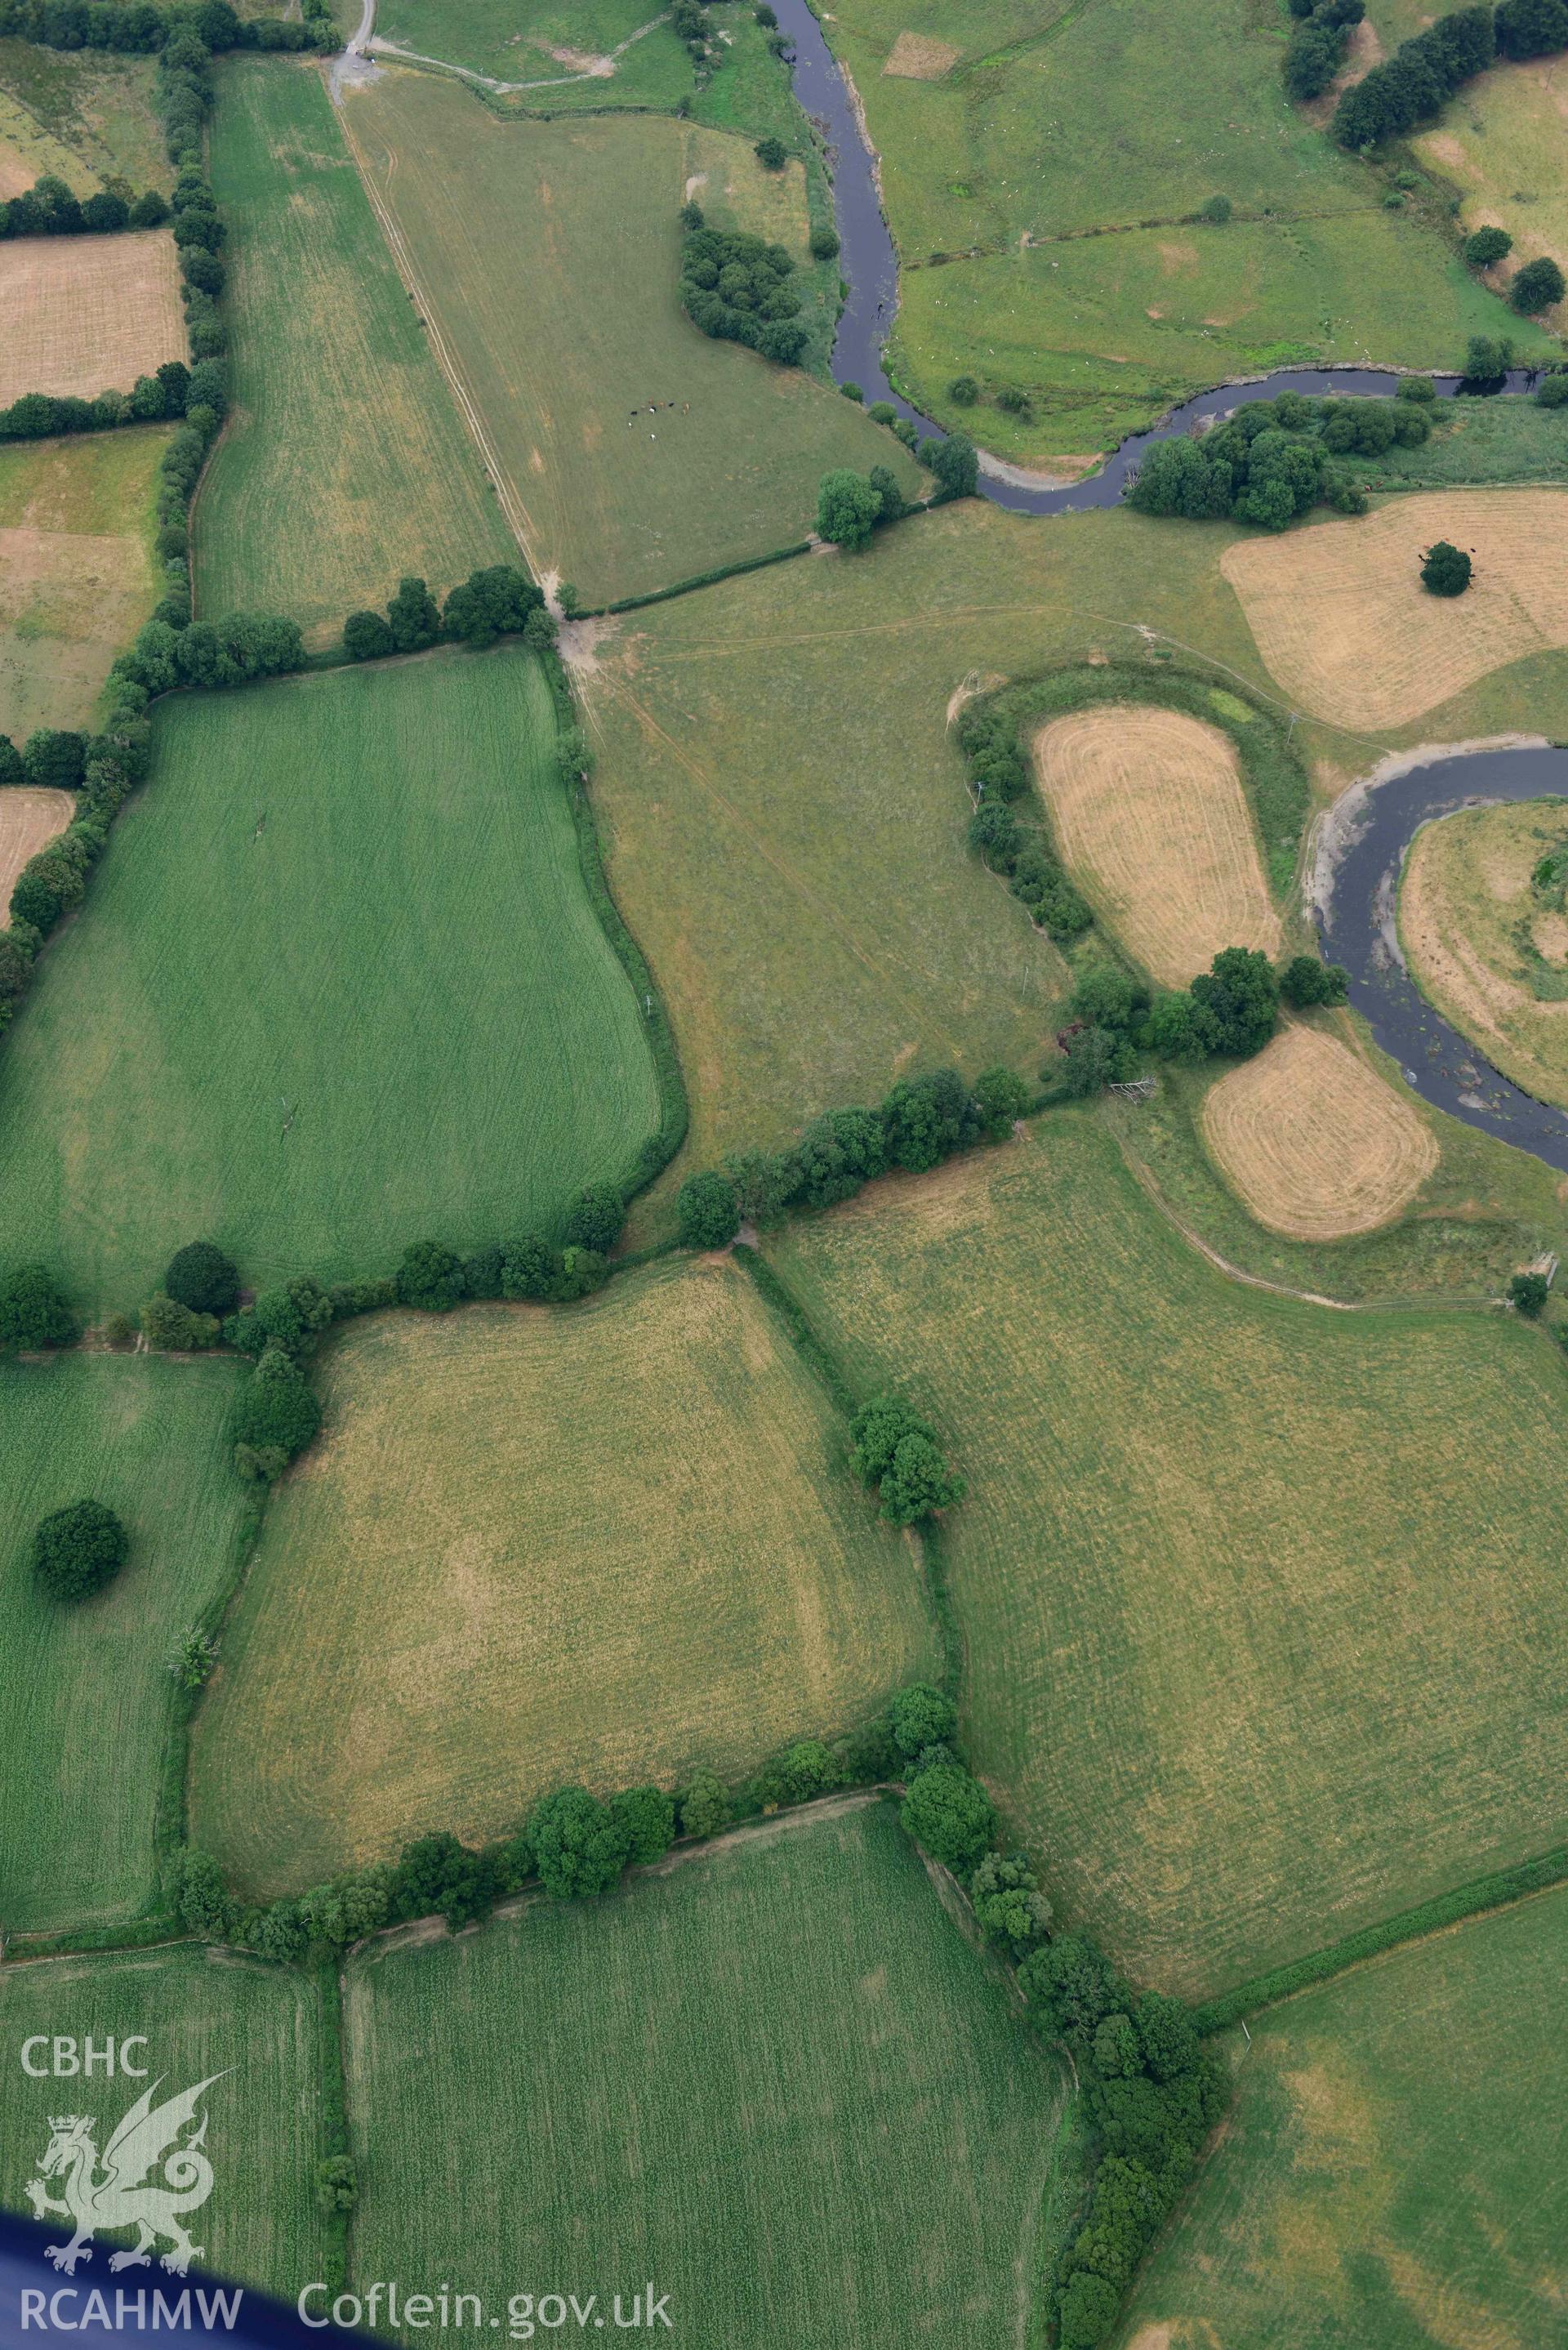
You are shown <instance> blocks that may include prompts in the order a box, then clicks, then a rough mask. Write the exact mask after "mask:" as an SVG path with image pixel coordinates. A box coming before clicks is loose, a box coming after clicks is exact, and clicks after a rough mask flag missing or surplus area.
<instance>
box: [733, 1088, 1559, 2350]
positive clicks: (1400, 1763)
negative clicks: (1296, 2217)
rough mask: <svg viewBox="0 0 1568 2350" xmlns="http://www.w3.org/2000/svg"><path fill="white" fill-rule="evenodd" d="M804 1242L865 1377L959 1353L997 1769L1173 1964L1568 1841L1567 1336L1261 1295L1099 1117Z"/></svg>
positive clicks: (972, 1650)
mask: <svg viewBox="0 0 1568 2350" xmlns="http://www.w3.org/2000/svg"><path fill="white" fill-rule="evenodd" d="M769 1253H770V1255H771V1256H774V1258H775V1259H776V1261H777V1263H778V1264H779V1269H780V1271H781V1273H783V1274H784V1276H785V1277H786V1278H787V1279H788V1281H789V1283H790V1285H791V1287H792V1288H793V1289H794V1291H795V1293H796V1295H798V1296H799V1297H800V1298H801V1301H802V1303H803V1305H805V1309H806V1311H807V1312H808V1313H809V1314H810V1315H811V1316H812V1319H813V1321H814V1323H815V1326H816V1327H817V1328H818V1329H819V1330H820V1331H821V1333H822V1335H823V1337H824V1339H825V1341H826V1343H827V1344H828V1345H830V1346H833V1347H839V1348H842V1349H843V1352H844V1356H845V1359H846V1366H847V1367H848V1369H849V1371H850V1373H851V1375H852V1376H853V1377H855V1378H857V1379H859V1380H862V1381H864V1382H865V1383H866V1384H867V1385H868V1386H870V1385H875V1384H877V1383H878V1382H880V1381H884V1380H887V1379H888V1378H890V1377H892V1376H895V1375H902V1376H905V1377H907V1376H908V1369H909V1366H911V1365H919V1366H920V1367H921V1369H922V1371H923V1374H924V1377H923V1378H921V1379H920V1380H919V1383H918V1384H917V1385H916V1387H915V1388H914V1395H915V1399H916V1400H917V1401H918V1402H919V1403H921V1404H923V1405H924V1406H925V1408H926V1409H927V1410H928V1412H929V1416H930V1417H931V1418H932V1419H934V1420H936V1421H937V1423H938V1424H939V1426H940V1430H941V1433H942V1434H943V1435H944V1436H945V1437H946V1439H947V1440H948V1442H949V1445H950V1449H951V1451H952V1454H953V1456H954V1458H955V1460H956V1461H958V1462H959V1464H960V1466H961V1468H962V1469H963V1471H965V1473H966V1474H967V1475H968V1477H969V1479H970V1495H969V1499H968V1500H967V1501H966V1502H965V1503H964V1505H963V1507H962V1509H961V1510H959V1511H955V1512H954V1513H953V1517H952V1521H951V1530H950V1535H949V1545H950V1553H949V1555H950V1578H949V1579H950V1589H951V1593H952V1597H953V1602H954V1606H955V1607H956V1609H957V1611H958V1616H959V1620H960V1623H961V1627H962V1629H963V1633H964V1636H965V1640H966V1644H967V1652H968V1682H967V1689H966V1692H965V1710H966V1721H965V1724H964V1727H965V1731H966V1734H967V1736H968V1739H969V1742H970V1745H971V1751H972V1752H973V1755H974V1759H975V1764H976V1767H977V1768H978V1769H979V1770H981V1772H983V1773H984V1774H985V1776H986V1777H987V1779H988V1780H989V1781H990V1783H992V1787H993V1788H994V1790H995V1791H996V1793H997V1794H998V1796H999V1797H1000V1798H1002V1800H1003V1801H1004V1802H1005V1804H1006V1806H1007V1809H1008V1811H1009V1813H1010V1814H1011V1816H1012V1821H1013V1822H1014V1823H1015V1824H1016V1825H1017V1827H1018V1828H1019V1829H1020V1830H1022V1831H1023V1834H1024V1835H1025V1836H1026V1837H1027V1840H1028V1841H1029V1842H1030V1843H1032V1844H1033V1846H1034V1847H1035V1849H1036V1850H1037V1851H1038V1853H1039V1854H1040V1856H1041V1858H1042V1860H1043V1861H1044V1866H1045V1869H1046V1874H1047V1880H1048V1885H1049V1889H1050V1890H1051V1891H1052V1892H1053V1893H1054V1895H1056V1896H1058V1897H1059V1901H1060V1906H1061V1908H1062V1909H1063V1910H1064V1914H1066V1915H1068V1916H1070V1917H1073V1918H1081V1919H1083V1920H1085V1922H1086V1923H1087V1924H1088V1926H1089V1927H1090V1929H1091V1930H1095V1931H1097V1932H1098V1933H1100V1934H1101V1935H1102V1936H1103V1937H1104V1938H1105V1939H1106V1942H1107V1944H1108V1945H1109V1946H1110V1947H1111V1948H1112V1949H1114V1950H1116V1953H1117V1955H1118V1956H1119V1957H1120V1958H1121V1959H1122V1960H1124V1961H1125V1963H1126V1964H1127V1968H1128V1970H1130V1971H1131V1973H1132V1974H1133V1975H1134V1977H1135V1979H1138V1978H1141V1979H1142V1980H1143V1981H1151V1982H1154V1983H1156V1984H1158V1985H1159V1986H1160V1987H1161V1988H1165V1989H1171V1990H1179V1991H1183V1992H1186V1993H1192V1992H1207V1991H1218V1990H1219V1989H1220V1988H1221V1987H1223V1986H1228V1985H1229V1984H1231V1983H1232V1982H1235V1981H1238V1980H1240V1979H1241V1978H1244V1977H1246V1976H1248V1975H1250V1974H1252V1973H1254V1972H1256V1971H1258V1970H1260V1969H1262V1968H1263V1967H1265V1966H1270V1965H1273V1964H1276V1963H1279V1962H1281V1961H1283V1960H1287V1959H1292V1958H1296V1957H1299V1956H1300V1954H1301V1953H1302V1952H1303V1950H1312V1949H1314V1948H1316V1947H1320V1946H1322V1945H1323V1944H1324V1943H1327V1942H1331V1941H1333V1940H1334V1939H1337V1938H1338V1937H1340V1936H1341V1935H1344V1934H1346V1933H1350V1932H1353V1931H1355V1929H1358V1928H1359V1927H1362V1926H1364V1925H1369V1924H1372V1923H1374V1922H1375V1921H1376V1920H1377V1919H1379V1918H1385V1917H1387V1916H1388V1915H1390V1913H1392V1912H1393V1911H1395V1910H1397V1909H1400V1908H1407V1907H1410V1906H1412V1905H1413V1904H1414V1903H1416V1902H1417V1901H1421V1900H1424V1899H1428V1898H1431V1897H1432V1896H1434V1895H1436V1894H1438V1893H1439V1892H1441V1891H1444V1890H1445V1889H1446V1888H1447V1887H1449V1886H1451V1885H1453V1884H1455V1883H1457V1882H1460V1881H1462V1880H1464V1879H1466V1878H1469V1877H1474V1876H1476V1875H1477V1874H1479V1873H1480V1872H1481V1871H1483V1870H1486V1869H1489V1868H1491V1867H1495V1866H1503V1865H1505V1864H1507V1863H1511V1862H1514V1861H1518V1860H1521V1859H1523V1858H1525V1857H1526V1856H1529V1855H1530V1854H1532V1853H1535V1852H1540V1851H1542V1850H1544V1849H1545V1848H1546V1847H1547V1846H1549V1845H1551V1844H1552V1843H1553V1842H1554V1841H1556V1840H1557V1839H1558V1838H1559V1837H1560V1836H1561V1835H1562V1827H1563V1799H1562V1788H1563V1773H1564V1770H1565V1768H1568V1719H1565V1717H1564V1712H1563V1704H1562V1695H1561V1692H1562V1686H1563V1674H1564V1671H1565V1670H1568V1596H1565V1595H1564V1591H1563V1577H1562V1573H1561V1567H1560V1561H1561V1556H1562V1551H1563V1540H1564V1534H1565V1532H1568V1461H1564V1457H1563V1440H1562V1430H1563V1409H1564V1403H1565V1401H1568V1372H1565V1371H1564V1368H1563V1361H1562V1357H1561V1355H1560V1353H1559V1351H1558V1349H1557V1348H1556V1347H1553V1346H1552V1345H1551V1344H1550V1343H1549V1342H1548V1341H1547V1340H1546V1339H1545V1338H1544V1336H1542V1334H1541V1333H1540V1332H1538V1331H1534V1330H1532V1329H1530V1328H1528V1327H1526V1326H1523V1325H1522V1324H1521V1323H1520V1322H1519V1321H1517V1320H1516V1319H1514V1320H1508V1321H1504V1320H1503V1319H1501V1317H1497V1318H1493V1317H1489V1316H1482V1315H1473V1314H1469V1315H1467V1314H1456V1313H1447V1314H1444V1313H1434V1312H1424V1311H1415V1310H1412V1309H1409V1308H1405V1309H1403V1310H1397V1311H1368V1312H1362V1313H1354V1314H1348V1313H1334V1312H1331V1311H1329V1310H1327V1309H1326V1308H1324V1307H1321V1306H1314V1305H1306V1304H1304V1303H1302V1302H1298V1301H1297V1300H1295V1299H1293V1298H1287V1297H1279V1296H1271V1295H1265V1294H1263V1293H1261V1292H1259V1291H1257V1290H1252V1289H1248V1288H1245V1287H1243V1286H1242V1285H1241V1284H1239V1283H1236V1282H1232V1281H1229V1280H1227V1279H1226V1278H1225V1277H1224V1275H1223V1274H1220V1273H1219V1272H1217V1271H1216V1270H1215V1269H1214V1268H1213V1267H1212V1266H1210V1265H1209V1264H1207V1263H1204V1261H1203V1260H1202V1258H1201V1257H1199V1254H1198V1253H1197V1252H1196V1251H1195V1250H1193V1249H1192V1248H1190V1247H1189V1245H1188V1244H1187V1243H1186V1242H1185V1241H1183V1240H1182V1239H1181V1238H1180V1237H1179V1234H1178V1233H1177V1232H1175V1231H1173V1230H1172V1228H1171V1227H1170V1225H1169V1224H1168V1223H1167V1222H1166V1221H1165V1220H1164V1219H1163V1218H1162V1217H1161V1216H1160V1215H1159V1214H1158V1211H1157V1210H1156V1209H1155V1208H1153V1207H1152V1206H1151V1205H1150V1203H1149V1202H1148V1201H1147V1199H1146V1197H1145V1196H1144V1194H1143V1192H1142V1191H1139V1189H1138V1188H1137V1184H1136V1183H1135V1181H1134V1180H1133V1179H1132V1177H1131V1175H1130V1174H1128V1172H1127V1170H1126V1168H1125V1167H1124V1165H1123V1163H1122V1160H1121V1159H1120V1156H1119V1154H1118V1153H1117V1151H1116V1147H1115V1145H1114V1143H1113V1142H1112V1140H1111V1139H1110V1137H1109V1136H1108V1134H1107V1133H1106V1130H1105V1128H1104V1127H1103V1125H1102V1124H1101V1123H1100V1122H1099V1120H1098V1119H1097V1118H1096V1117H1093V1116H1091V1115H1087V1114H1085V1115H1068V1114H1064V1113H1058V1114H1056V1115H1054V1116H1053V1117H1052V1118H1048V1119H1045V1120H1043V1121H1041V1122H1039V1123H1037V1124H1036V1125H1035V1126H1034V1127H1033V1128H1032V1129H1031V1133H1030V1138H1029V1139H1028V1140H1027V1141H1026V1142H1022V1143H1018V1144H1016V1145H1012V1146H1009V1147H1007V1148H1004V1149H1002V1150H999V1151H995V1152H988V1153H986V1154H984V1155H983V1156H981V1157H980V1158H978V1159H973V1160H971V1161H969V1162H968V1163H966V1164H961V1165H958V1166H955V1167H953V1168H950V1169H949V1170H944V1171H943V1172H942V1173H940V1174H939V1175H936V1176H928V1177H922V1178H921V1179H920V1180H919V1182H910V1183H908V1184H898V1185H892V1184H884V1185H881V1186H879V1187H874V1188H873V1190H872V1191H870V1192H868V1193H867V1194H866V1195H865V1197H864V1198H863V1199H862V1200H861V1201H859V1202H858V1203H857V1205H855V1206H854V1207H852V1208H849V1209H847V1210H844V1211H836V1212H835V1213H834V1214H832V1215H830V1216H825V1217H821V1218H818V1219H816V1220H815V1221H814V1222H810V1223H807V1224H802V1225H799V1226H798V1227H792V1228H791V1229H790V1230H788V1231H787V1232H784V1233H782V1234H781V1235H780V1236H779V1238H778V1239H777V1241H775V1242H773V1243H770V1244H769ZM1456 1399H1460V1401H1459V1404H1456ZM1243 2338H1245V2337H1243Z"/></svg>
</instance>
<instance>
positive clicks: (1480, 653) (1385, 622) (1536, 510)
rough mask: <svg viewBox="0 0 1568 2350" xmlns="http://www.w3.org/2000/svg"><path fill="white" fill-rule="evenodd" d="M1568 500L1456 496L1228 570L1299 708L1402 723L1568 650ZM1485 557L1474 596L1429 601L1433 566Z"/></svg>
mask: <svg viewBox="0 0 1568 2350" xmlns="http://www.w3.org/2000/svg"><path fill="white" fill-rule="evenodd" d="M1564 534H1568V493H1565V492H1563V491H1561V490H1453V491H1447V490H1444V491H1433V492H1431V493H1423V494H1420V495H1418V496H1414V497H1402V498H1395V499H1393V500H1391V501H1390V503H1389V504H1387V505H1386V506H1382V507H1380V508H1379V509H1378V510H1377V512H1376V514H1372V515H1365V516H1361V517H1357V518H1356V519H1354V520H1350V519H1347V520H1345V521H1344V522H1331V523H1325V524H1324V525H1321V526H1317V527H1314V528H1312V529H1310V530H1303V531H1291V532H1288V533H1286V534H1285V536H1282V537H1280V538H1272V537H1271V538H1263V537H1258V538H1248V539H1241V540H1239V541H1238V542H1237V543H1236V544H1235V545H1234V546H1228V547H1227V548H1226V550H1225V552H1224V554H1223V555H1222V556H1221V557H1220V569H1221V570H1222V571H1223V573H1224V575H1225V577H1226V578H1227V579H1228V580H1229V581H1230V582H1231V587H1233V588H1234V589H1235V590H1236V593H1237V596H1238V597H1239V598H1240V599H1241V609H1242V611H1243V612H1244V613H1245V615H1246V619H1247V625H1248V627H1249V628H1250V629H1251V632H1252V638H1253V641H1254V642H1255V643H1256V645H1257V648H1258V650H1259V652H1260V653H1261V654H1262V658H1263V660H1264V661H1265V662H1266V663H1267V665H1268V667H1269V669H1270V671H1272V674H1273V676H1274V677H1275V678H1276V679H1277V680H1278V681H1279V683H1280V684H1281V685H1282V687H1283V689H1284V691H1286V693H1288V694H1289V695H1290V696H1291V698H1292V700H1293V701H1294V702H1298V703H1299V704H1300V705H1301V707H1302V708H1303V710H1307V711H1310V712H1312V714H1313V716H1314V717H1315V718H1326V719H1328V720H1330V721H1331V722H1332V723H1335V724H1338V725H1342V726H1357V727H1359V726H1365V727H1369V728H1386V727H1393V726H1403V725H1405V724H1407V723H1408V721H1409V720H1411V719H1412V718H1417V717H1419V716H1420V714H1421V712H1423V711H1427V710H1435V709H1436V708H1437V707H1438V704H1439V703H1440V702H1447V701H1449V700H1450V699H1451V697H1452V696H1453V695H1454V694H1456V693H1459V692H1462V691H1463V690H1464V688H1465V687H1466V686H1468V685H1473V684H1474V683H1475V681H1476V680H1477V679H1478V678H1482V677H1485V676H1487V675H1488V674H1489V673H1490V671H1492V670H1495V669H1501V668H1503V667H1504V666H1505V665H1506V664H1507V663H1509V662H1510V661H1515V660H1522V659H1523V657H1524V656H1525V655H1526V654H1528V653H1535V652H1541V651H1543V650H1547V649H1548V648H1552V647H1561V646H1568V565H1565V564H1564V563H1563V558H1562V549H1563V543H1564ZM1438 538H1446V539H1449V540H1451V541H1452V542H1453V544H1454V545H1455V546H1461V547H1463V548H1465V550H1466V551H1467V552H1468V553H1471V554H1473V556H1474V559H1475V577H1474V579H1473V581H1472V583H1471V585H1470V587H1469V588H1468V589H1467V590H1466V592H1465V594H1464V595H1462V596H1455V597H1451V598H1450V597H1443V596H1429V595H1428V593H1427V591H1426V589H1425V588H1424V587H1422V585H1421V579H1420V570H1421V556H1422V555H1423V553H1424V551H1425V550H1426V549H1427V548H1428V546H1431V544H1432V542H1433V540H1434V539H1438Z"/></svg>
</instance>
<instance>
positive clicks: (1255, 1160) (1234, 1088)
mask: <svg viewBox="0 0 1568 2350" xmlns="http://www.w3.org/2000/svg"><path fill="white" fill-rule="evenodd" d="M1202 1120H1203V1139H1204V1140H1205V1142H1206V1143H1207V1144H1208V1146H1209V1149H1210V1152H1211V1154H1212V1156H1213V1157H1214V1159H1216V1160H1217V1161H1218V1163H1219V1166H1220V1171H1221V1172H1222V1174H1223V1175H1224V1176H1225V1178H1226V1180H1227V1181H1228V1182H1229V1183H1230V1184H1231V1186H1232V1188H1233V1189H1234V1190H1235V1191H1237V1192H1238V1193H1239V1194H1240V1196H1241V1199H1242V1201H1244V1202H1245V1204H1246V1205H1247V1207H1249V1208H1250V1209H1251V1212H1252V1213H1253V1215H1254V1216H1256V1218H1257V1219H1258V1222H1260V1223H1261V1224H1266V1225H1267V1227H1268V1229H1269V1230H1270V1232H1284V1233H1286V1234H1287V1235H1288V1236H1289V1237H1290V1238H1291V1239H1292V1240H1301V1241H1334V1240H1343V1239H1345V1237H1346V1235H1347V1234H1349V1233H1351V1232H1371V1231H1373V1230H1374V1228H1375V1227H1376V1225H1378V1224H1383V1223H1386V1222H1388V1219H1389V1218H1390V1217H1391V1216H1397V1214H1398V1212H1399V1211H1400V1209H1401V1208H1403V1207H1405V1206H1407V1204H1408V1202H1409V1201H1411V1200H1412V1199H1414V1197H1415V1195H1416V1193H1417V1191H1419V1190H1420V1188H1421V1185H1422V1184H1423V1183H1424V1182H1425V1181H1426V1180H1427V1178H1428V1175H1430V1174H1431V1172H1432V1170H1433V1169H1434V1168H1435V1167H1436V1166H1437V1163H1438V1142H1437V1138H1436V1136H1435V1135H1434V1134H1433V1132H1432V1129H1431V1128H1430V1127H1429V1126H1428V1123H1427V1121H1426V1119H1425V1118H1424V1117H1423V1116H1422V1114H1421V1112H1420V1110H1419V1109H1418V1108H1417V1106H1416V1104H1415V1102H1414V1101H1413V1100H1412V1099H1411V1098H1410V1097H1408V1096H1407V1095H1403V1094H1399V1093H1397V1092H1396V1091H1395V1089H1394V1087H1393V1084H1392V1083H1391V1082H1390V1080H1389V1079H1387V1078H1386V1077H1383V1076H1379V1074H1378V1072H1377V1071H1376V1069H1375V1068H1374V1067H1373V1066H1371V1064H1370V1062H1368V1061H1366V1060H1364V1059H1363V1058H1362V1056H1361V1055H1360V1054H1359V1053H1357V1052H1355V1051H1353V1050H1352V1048H1351V1046H1350V1045H1348V1044H1346V1043H1345V1040H1344V1039H1343V1038H1342V1037H1338V1036H1331V1035H1325V1034H1324V1031H1323V1030H1322V1029H1319V1028H1309V1027H1308V1026H1306V1024H1304V1023H1303V1022H1301V1021H1293V1022H1292V1024H1290V1026H1288V1027H1286V1028H1282V1030H1281V1031H1280V1034H1279V1035H1277V1036H1275V1037H1273V1038H1272V1040H1271V1042H1270V1043H1269V1044H1268V1045H1265V1046H1264V1048H1263V1050H1262V1052H1261V1053H1258V1054H1256V1055H1254V1056H1253V1057H1252V1059H1251V1060H1250V1061H1243V1062H1241V1065H1240V1066H1239V1067H1237V1068H1234V1069H1231V1070H1228V1071H1227V1072H1226V1074H1225V1076H1222V1077H1221V1078H1220V1080H1219V1082H1218V1083H1217V1084H1216V1085H1213V1086H1211V1087H1210V1089H1209V1091H1208V1093H1207V1094H1206V1095H1205V1096H1204V1097H1203V1110H1202Z"/></svg>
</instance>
